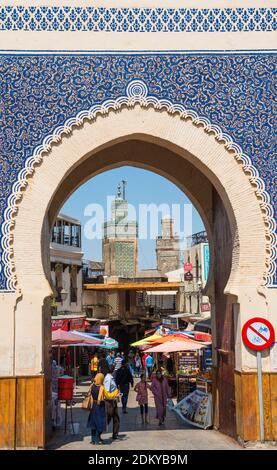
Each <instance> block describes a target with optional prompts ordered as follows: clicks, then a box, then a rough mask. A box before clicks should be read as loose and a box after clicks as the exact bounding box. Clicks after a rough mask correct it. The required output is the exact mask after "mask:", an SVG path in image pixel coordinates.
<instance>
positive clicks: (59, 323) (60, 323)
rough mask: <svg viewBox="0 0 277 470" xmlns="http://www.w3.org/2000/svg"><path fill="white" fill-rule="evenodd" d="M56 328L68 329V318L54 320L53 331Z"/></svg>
mask: <svg viewBox="0 0 277 470" xmlns="http://www.w3.org/2000/svg"><path fill="white" fill-rule="evenodd" d="M55 330H64V331H67V330H68V320H64V319H63V320H52V331H55Z"/></svg>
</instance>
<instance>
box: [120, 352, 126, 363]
mask: <svg viewBox="0 0 277 470" xmlns="http://www.w3.org/2000/svg"><path fill="white" fill-rule="evenodd" d="M120 356H121V357H122V361H125V359H126V357H125V354H124V352H123V351H121V353H120Z"/></svg>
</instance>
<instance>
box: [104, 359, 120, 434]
mask: <svg viewBox="0 0 277 470" xmlns="http://www.w3.org/2000/svg"><path fill="white" fill-rule="evenodd" d="M113 371H114V366H111V367H110V371H109V373H108V374H107V375H106V377H105V379H104V394H105V403H106V412H107V421H108V425H109V424H110V422H111V420H112V421H113V439H114V440H115V439H119V436H118V433H119V427H120V418H119V414H118V406H117V402H118V396H119V393H117V394H116V393H115V392H116V391H117V390H118V389H117V386H116V383H115V380H114V377H113ZM107 392H108V393H107ZM106 395H109V396H111V395H117V396H116V397H115V398H111V399H110V398H106Z"/></svg>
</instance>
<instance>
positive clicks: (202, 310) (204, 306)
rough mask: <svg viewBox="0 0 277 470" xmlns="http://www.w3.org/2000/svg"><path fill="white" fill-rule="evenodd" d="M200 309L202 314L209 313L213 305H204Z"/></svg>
mask: <svg viewBox="0 0 277 470" xmlns="http://www.w3.org/2000/svg"><path fill="white" fill-rule="evenodd" d="M200 308H201V312H209V311H210V310H211V304H210V303H209V302H205V303H202V304H201V305H200Z"/></svg>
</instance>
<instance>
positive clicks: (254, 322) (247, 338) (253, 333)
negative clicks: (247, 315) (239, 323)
mask: <svg viewBox="0 0 277 470" xmlns="http://www.w3.org/2000/svg"><path fill="white" fill-rule="evenodd" d="M241 334H242V339H243V341H244V343H245V344H246V346H248V347H249V348H250V349H254V350H255V351H262V350H263V349H267V348H269V347H270V346H271V345H272V343H273V342H274V328H273V326H272V325H271V323H270V322H269V321H267V320H265V319H264V318H259V317H255V318H251V320H248V321H247V322H246V323H245V325H244V326H243V328H242V332H241Z"/></svg>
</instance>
